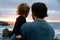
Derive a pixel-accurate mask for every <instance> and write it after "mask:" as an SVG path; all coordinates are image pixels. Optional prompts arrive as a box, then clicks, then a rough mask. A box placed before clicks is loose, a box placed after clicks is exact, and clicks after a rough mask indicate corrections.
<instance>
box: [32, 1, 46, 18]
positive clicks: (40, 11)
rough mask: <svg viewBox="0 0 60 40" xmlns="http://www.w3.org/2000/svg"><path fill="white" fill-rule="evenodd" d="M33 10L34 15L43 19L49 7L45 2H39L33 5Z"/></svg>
mask: <svg viewBox="0 0 60 40" xmlns="http://www.w3.org/2000/svg"><path fill="white" fill-rule="evenodd" d="M32 12H34V16H36V17H37V18H41V19H42V18H44V17H46V16H47V7H46V5H45V4H44V3H39V2H37V3H34V4H33V5H32ZM32 14H33V13H32Z"/></svg>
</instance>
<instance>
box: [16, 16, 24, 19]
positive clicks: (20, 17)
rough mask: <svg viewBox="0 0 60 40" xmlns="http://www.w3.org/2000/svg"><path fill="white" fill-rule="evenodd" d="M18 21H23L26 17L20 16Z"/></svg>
mask: <svg viewBox="0 0 60 40" xmlns="http://www.w3.org/2000/svg"><path fill="white" fill-rule="evenodd" d="M17 19H20V20H22V19H25V17H23V16H18V17H17Z"/></svg>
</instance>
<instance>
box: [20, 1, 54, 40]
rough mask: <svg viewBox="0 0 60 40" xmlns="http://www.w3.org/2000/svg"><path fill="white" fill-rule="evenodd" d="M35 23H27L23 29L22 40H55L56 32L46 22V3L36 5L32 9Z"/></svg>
mask: <svg viewBox="0 0 60 40" xmlns="http://www.w3.org/2000/svg"><path fill="white" fill-rule="evenodd" d="M31 10H32V18H33V19H34V22H27V23H25V24H24V25H23V26H22V27H21V34H22V40H53V37H54V30H53V28H52V27H51V25H49V24H48V22H46V21H45V20H44V18H45V17H47V7H46V5H45V4H44V3H40V2H37V3H34V4H33V5H32V7H31Z"/></svg>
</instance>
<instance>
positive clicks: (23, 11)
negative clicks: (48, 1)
mask: <svg viewBox="0 0 60 40" xmlns="http://www.w3.org/2000/svg"><path fill="white" fill-rule="evenodd" d="M29 9H30V7H29V6H28V5H27V4H26V3H22V4H20V5H19V6H18V14H19V15H24V14H26V13H28V12H29Z"/></svg>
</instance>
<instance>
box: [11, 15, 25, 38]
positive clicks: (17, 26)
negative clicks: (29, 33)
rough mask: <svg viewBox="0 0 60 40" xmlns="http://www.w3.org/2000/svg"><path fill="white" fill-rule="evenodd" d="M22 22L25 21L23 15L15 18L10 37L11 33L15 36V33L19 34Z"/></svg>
mask: <svg viewBox="0 0 60 40" xmlns="http://www.w3.org/2000/svg"><path fill="white" fill-rule="evenodd" d="M24 23H26V19H25V17H23V16H19V17H18V18H17V19H16V22H15V26H14V29H13V31H12V33H11V35H10V37H11V36H12V35H13V34H15V35H16V36H17V35H20V28H21V26H22V25H23V24H24Z"/></svg>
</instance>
